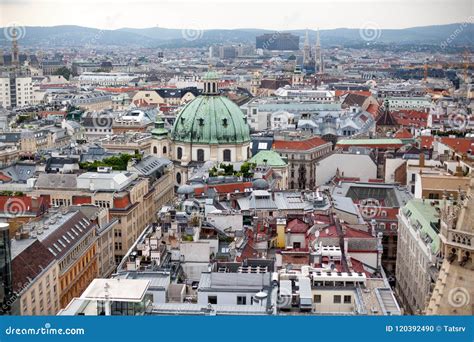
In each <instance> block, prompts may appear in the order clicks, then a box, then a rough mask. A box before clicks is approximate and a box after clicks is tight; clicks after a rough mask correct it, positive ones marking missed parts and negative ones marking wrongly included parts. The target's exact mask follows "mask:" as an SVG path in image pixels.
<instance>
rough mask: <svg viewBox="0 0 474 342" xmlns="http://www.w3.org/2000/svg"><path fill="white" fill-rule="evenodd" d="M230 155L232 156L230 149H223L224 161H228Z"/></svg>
mask: <svg viewBox="0 0 474 342" xmlns="http://www.w3.org/2000/svg"><path fill="white" fill-rule="evenodd" d="M231 157H232V154H231V152H230V150H224V161H226V162H230V161H231V159H232V158H231Z"/></svg>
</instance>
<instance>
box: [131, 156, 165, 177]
mask: <svg viewBox="0 0 474 342" xmlns="http://www.w3.org/2000/svg"><path fill="white" fill-rule="evenodd" d="M171 163H172V162H171V161H170V160H169V159H167V158H158V157H155V156H152V155H148V156H146V157H144V158H143V159H142V160H140V162H138V163H137V164H135V165H133V167H134V168H135V169H136V170H137V171H138V172H139V173H140V174H142V175H144V176H148V175H151V174H152V173H154V172H157V171H162V170H163V169H164V168H165V167H166V166H168V165H170V164H171Z"/></svg>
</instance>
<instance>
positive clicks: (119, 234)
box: [114, 229, 122, 237]
mask: <svg viewBox="0 0 474 342" xmlns="http://www.w3.org/2000/svg"><path fill="white" fill-rule="evenodd" d="M114 236H115V237H121V236H122V230H120V229H114Z"/></svg>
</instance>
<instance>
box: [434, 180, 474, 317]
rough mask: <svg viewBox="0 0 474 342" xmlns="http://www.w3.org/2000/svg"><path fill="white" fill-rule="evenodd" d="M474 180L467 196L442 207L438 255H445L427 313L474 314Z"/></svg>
mask: <svg viewBox="0 0 474 342" xmlns="http://www.w3.org/2000/svg"><path fill="white" fill-rule="evenodd" d="M473 194H474V179H471V183H470V185H469V189H468V194H467V196H462V197H463V198H461V199H460V200H459V201H458V203H457V205H448V204H446V202H445V203H444V204H443V207H442V209H441V231H440V234H439V237H440V239H441V255H442V257H443V258H444V260H443V263H442V265H441V269H440V272H439V276H438V279H437V281H436V284H435V287H434V289H433V294H432V296H431V299H430V301H429V304H428V308H427V310H426V314H428V315H466V316H472V315H473V314H474V295H473V294H474V258H473V255H474V246H473V244H472V241H474V199H473V197H472V196H473Z"/></svg>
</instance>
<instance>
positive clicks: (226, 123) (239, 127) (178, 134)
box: [171, 95, 250, 144]
mask: <svg viewBox="0 0 474 342" xmlns="http://www.w3.org/2000/svg"><path fill="white" fill-rule="evenodd" d="M171 139H173V140H174V141H179V142H186V143H193V144H236V143H237V144H238V143H244V142H249V141H250V130H249V125H248V124H247V119H246V118H245V116H244V114H243V113H242V111H241V110H240V108H239V107H238V106H237V105H236V104H235V103H233V102H232V101H231V100H229V99H228V98H226V97H223V96H206V95H204V96H198V97H197V98H195V99H194V100H193V101H191V102H189V103H188V104H187V105H186V107H184V108H183V109H182V110H181V112H180V113H179V114H178V116H177V118H176V121H175V123H174V125H173V129H172V131H171Z"/></svg>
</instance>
